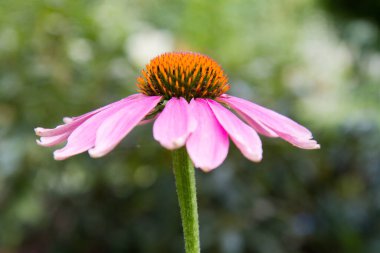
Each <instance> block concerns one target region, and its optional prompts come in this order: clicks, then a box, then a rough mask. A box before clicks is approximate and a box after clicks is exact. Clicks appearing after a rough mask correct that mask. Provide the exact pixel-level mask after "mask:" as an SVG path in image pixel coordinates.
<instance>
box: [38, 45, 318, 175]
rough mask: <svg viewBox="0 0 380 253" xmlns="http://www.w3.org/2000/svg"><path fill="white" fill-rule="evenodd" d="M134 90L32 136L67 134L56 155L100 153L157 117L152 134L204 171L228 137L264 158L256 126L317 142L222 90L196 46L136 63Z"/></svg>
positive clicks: (222, 81)
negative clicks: (140, 64)
mask: <svg viewBox="0 0 380 253" xmlns="http://www.w3.org/2000/svg"><path fill="white" fill-rule="evenodd" d="M137 86H138V88H139V92H140V93H139V94H134V95H131V96H129V97H126V98H124V99H121V100H119V101H117V102H114V103H111V104H109V105H106V106H104V107H101V108H99V109H97V110H94V111H92V112H89V113H86V114H83V115H81V116H78V117H72V118H65V119H64V123H65V124H63V125H59V126H57V127H56V128H54V129H45V128H40V127H38V128H36V129H35V132H36V134H37V135H38V136H40V137H41V138H40V140H38V141H37V143H38V144H40V145H42V146H54V145H57V144H60V143H62V142H65V141H67V144H66V146H65V147H63V148H62V149H59V150H56V151H55V152H54V158H55V159H57V160H63V159H66V158H68V157H70V156H73V155H76V154H79V153H82V152H84V151H88V152H89V154H90V156H92V157H101V156H104V155H106V154H107V153H109V152H110V151H111V150H113V149H114V147H115V146H116V145H117V144H118V143H119V142H120V141H121V140H122V139H123V138H124V137H125V136H126V135H127V134H128V133H129V132H130V131H131V130H132V129H133V128H134V127H135V126H137V125H138V124H141V123H144V122H146V121H151V120H155V122H154V125H153V136H154V139H155V140H157V141H158V142H159V143H160V144H161V145H162V146H163V147H165V148H167V149H170V150H173V149H177V148H180V147H183V146H186V149H187V151H188V153H189V155H190V158H191V159H192V161H193V163H194V165H195V166H196V167H199V168H201V169H202V170H204V171H210V170H212V169H214V168H216V167H218V166H219V165H220V164H221V163H222V162H223V161H224V159H225V158H226V156H227V153H228V148H229V138H230V139H231V140H232V142H234V144H235V145H236V146H237V148H238V149H239V150H240V151H241V152H242V154H243V155H244V156H245V157H246V158H247V159H249V160H251V161H254V162H258V161H260V160H261V159H262V146H261V140H260V138H259V136H258V134H257V133H260V134H262V135H265V136H268V137H280V138H282V139H284V140H286V141H288V142H289V143H291V144H293V145H294V146H297V147H299V148H303V149H317V148H319V144H317V142H316V141H315V140H313V139H312V138H313V136H312V134H311V132H310V131H309V130H308V129H306V128H305V127H303V126H301V125H299V124H298V123H296V122H294V121H293V120H291V119H289V118H287V117H285V116H283V115H280V114H278V113H276V112H274V111H272V110H269V109H267V108H264V107H262V106H259V105H257V104H254V103H252V102H249V101H247V100H244V99H242V98H238V97H233V96H230V95H227V94H225V92H226V91H228V89H229V84H228V79H227V76H226V75H225V74H224V72H223V70H222V68H221V67H220V66H219V65H218V64H217V63H216V62H215V61H214V60H212V59H211V58H209V57H207V56H205V55H202V54H198V53H188V52H184V53H183V52H181V53H166V54H163V55H160V56H158V57H156V58H154V59H153V60H151V62H150V63H149V64H148V65H147V66H146V69H145V70H142V72H141V76H140V77H139V78H138V79H137Z"/></svg>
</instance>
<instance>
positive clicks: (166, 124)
mask: <svg viewBox="0 0 380 253" xmlns="http://www.w3.org/2000/svg"><path fill="white" fill-rule="evenodd" d="M195 127H196V121H195V119H194V118H193V116H192V114H190V106H189V103H188V102H187V101H186V99H184V98H182V97H181V98H171V99H170V100H169V101H168V102H167V103H166V105H165V108H164V110H163V111H162V112H161V114H160V115H159V116H158V118H157V120H156V121H155V123H154V126H153V136H154V139H155V140H157V141H158V142H159V143H160V144H161V145H162V146H163V147H165V148H167V149H171V150H172V149H176V148H179V147H182V146H183V145H185V143H186V140H187V137H188V136H189V134H190V133H191V132H192V131H194V129H195Z"/></svg>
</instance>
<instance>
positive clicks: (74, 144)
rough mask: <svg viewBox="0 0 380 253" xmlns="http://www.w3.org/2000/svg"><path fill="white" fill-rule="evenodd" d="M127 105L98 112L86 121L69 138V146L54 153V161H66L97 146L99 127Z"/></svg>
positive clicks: (118, 105) (119, 105)
mask: <svg viewBox="0 0 380 253" xmlns="http://www.w3.org/2000/svg"><path fill="white" fill-rule="evenodd" d="M127 105H128V103H125V104H117V105H115V106H113V107H108V108H107V109H105V110H103V111H100V112H98V113H97V114H95V115H93V116H91V117H89V118H88V119H87V120H84V122H83V123H82V124H80V125H79V126H78V127H77V128H76V129H75V130H74V131H73V132H72V133H71V134H70V136H69V138H68V139H67V144H66V146H65V147H63V148H62V149H59V150H56V151H55V152H54V159H56V160H64V159H66V158H68V157H70V156H73V155H76V154H79V153H82V152H84V151H87V150H89V149H90V148H92V147H93V146H94V145H95V139H96V131H97V130H98V128H99V126H100V125H101V124H102V123H103V122H104V121H105V120H106V119H107V118H108V117H110V116H111V115H113V114H115V113H117V112H118V111H120V110H121V109H122V108H123V107H124V106H127Z"/></svg>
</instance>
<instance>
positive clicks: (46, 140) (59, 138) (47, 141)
mask: <svg viewBox="0 0 380 253" xmlns="http://www.w3.org/2000/svg"><path fill="white" fill-rule="evenodd" d="M70 134H71V132H67V133H64V134H61V135H56V136H50V137H41V138H40V139H39V140H37V144H38V145H41V146H44V147H51V146H54V145H57V144H60V143H62V142H64V141H66V140H67V138H68V137H69V135H70Z"/></svg>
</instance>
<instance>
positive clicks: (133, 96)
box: [71, 93, 144, 120]
mask: <svg viewBox="0 0 380 253" xmlns="http://www.w3.org/2000/svg"><path fill="white" fill-rule="evenodd" d="M143 97H144V95H142V94H140V93H137V94H132V95H130V96H128V97H125V98H123V99H120V100H118V101H116V102H113V103H111V104H108V105H105V106H103V107H100V108H98V109H96V110H94V111H91V112H88V113H85V114H83V115H79V116H76V117H72V118H71V120H78V119H81V118H83V117H88V116H92V115H94V114H96V113H98V112H101V111H103V110H105V109H107V108H110V107H114V106H116V105H118V104H120V103H125V102H128V101H130V100H133V99H140V98H143Z"/></svg>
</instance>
